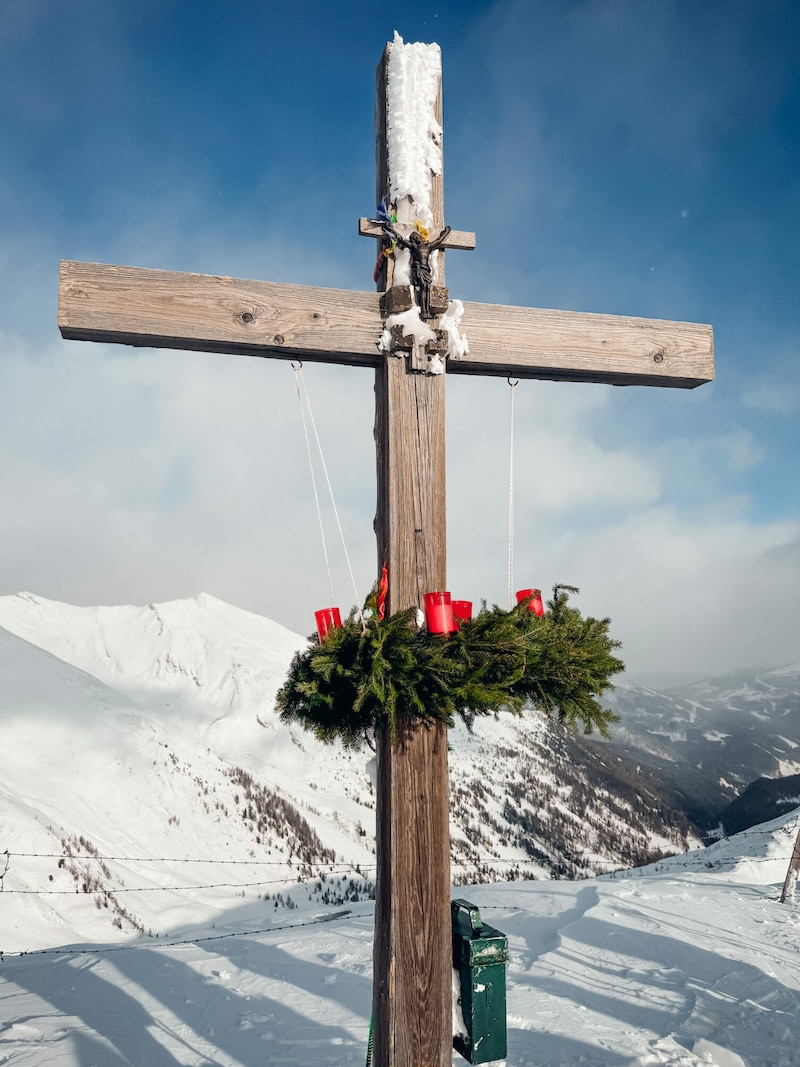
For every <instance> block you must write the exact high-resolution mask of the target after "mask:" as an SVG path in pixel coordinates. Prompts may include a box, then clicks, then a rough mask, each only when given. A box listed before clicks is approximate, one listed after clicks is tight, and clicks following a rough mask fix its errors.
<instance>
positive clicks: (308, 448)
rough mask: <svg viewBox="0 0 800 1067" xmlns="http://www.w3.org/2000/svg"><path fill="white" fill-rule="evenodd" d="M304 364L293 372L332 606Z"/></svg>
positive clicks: (295, 367)
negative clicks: (305, 401) (305, 398)
mask: <svg viewBox="0 0 800 1067" xmlns="http://www.w3.org/2000/svg"><path fill="white" fill-rule="evenodd" d="M302 368H303V364H302V363H297V364H296V363H293V364H292V370H293V371H294V373H295V380H294V381H295V386H296V387H297V403H298V404H299V405H300V421H301V422H302V424H303V437H305V439H306V455H307V456H308V469H309V471H310V472H311V488H312V489H313V490H314V503H315V504H316V505H317V522H318V523H319V535H320V537H321V538H322V554H323V556H324V557H325V570H326V572H327V574H328V588H329V589H330V591H331V604H332V605H333V604H335V603H336V597H335V595H334V592H333V578H332V577H331V564H330V560H329V559H328V546H327V544H326V542H325V524H324V523H323V521H322V508H320V506H319V493H318V492H317V479H316V476H315V475H314V460H313V458H312V456H311V442H310V441H309V439H308V427H307V426H306V412H305V408H304V407H303V393H302V392H301V382H302V374H301V371H302Z"/></svg>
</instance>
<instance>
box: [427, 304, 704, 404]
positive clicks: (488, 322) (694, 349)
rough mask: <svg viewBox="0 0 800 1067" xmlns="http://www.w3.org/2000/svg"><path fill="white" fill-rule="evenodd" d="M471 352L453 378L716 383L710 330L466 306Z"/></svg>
mask: <svg viewBox="0 0 800 1067" xmlns="http://www.w3.org/2000/svg"><path fill="white" fill-rule="evenodd" d="M461 325H462V328H463V330H464V332H465V333H466V335H467V339H468V341H469V349H470V350H469V353H468V354H467V355H466V356H465V357H464V358H463V359H462V360H448V364H447V370H448V373H450V374H481V375H485V374H492V375H503V376H505V375H514V376H515V377H517V378H548V379H552V380H553V381H562V382H563V381H573V382H580V381H584V382H602V383H606V384H610V385H655V386H664V387H670V388H683V389H693V388H695V387H696V386H698V385H702V384H703V383H704V382H709V381H712V380H713V378H714V333H713V330H712V329H711V327H710V326H706V325H703V324H699V323H693V322H668V321H665V320H662V319H641V318H633V317H629V316H625V315H597V314H591V313H588V312H578V311H549V310H545V309H543V308H525V307H509V306H505V305H503V304H473V303H466V302H465V303H464V317H463V319H462V323H461Z"/></svg>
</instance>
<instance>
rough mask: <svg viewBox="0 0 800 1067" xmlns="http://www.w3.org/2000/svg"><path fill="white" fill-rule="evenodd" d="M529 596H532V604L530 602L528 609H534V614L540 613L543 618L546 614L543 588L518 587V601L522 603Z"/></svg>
mask: <svg viewBox="0 0 800 1067" xmlns="http://www.w3.org/2000/svg"><path fill="white" fill-rule="evenodd" d="M528 597H530V598H531V602H530V604H528V610H529V611H532V612H533V613H534V615H538V617H539V618H540V619H541V617H542V615H544V604H543V603H542V591H541V589H518V590H517V603H518V604H521V603H522V601H523V600H526V599H527V598H528Z"/></svg>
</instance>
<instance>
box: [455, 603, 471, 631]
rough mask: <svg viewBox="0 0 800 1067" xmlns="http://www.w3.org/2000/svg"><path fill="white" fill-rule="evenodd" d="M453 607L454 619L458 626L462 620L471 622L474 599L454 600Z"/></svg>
mask: <svg viewBox="0 0 800 1067" xmlns="http://www.w3.org/2000/svg"><path fill="white" fill-rule="evenodd" d="M452 608H453V621H454V622H455V624H456V627H458V624H459V623H460V622H469V620H470V619H471V618H472V601H471V600H454V601H453V602H452Z"/></svg>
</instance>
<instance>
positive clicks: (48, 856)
mask: <svg viewBox="0 0 800 1067" xmlns="http://www.w3.org/2000/svg"><path fill="white" fill-rule="evenodd" d="M798 828H800V819H797V820H795V821H794V822H793V823H787V824H786V825H785V826H783V827H780V828H779V829H777V830H758V829H754V830H743V831H741V832H740V833H738V834H736V835H734V836H735V837H736V838H737V840H739V839H742V838H747V837H774V836H775V835H776V834H783V835H785V836H786V837H787V838H789V839H792V840H793V838H794V835H795V834H796V832H797V831H798ZM729 840H731V838H730V837H728V836H727V835H726V836H724V837H721V838H720V839H719V840H718V841H716V842H714V845H717V844H721V843H724V842H725V841H729ZM710 847H712V848H713V846H710ZM707 856H708V851H707V850H706V849H696V850H693V851H690V852H684V853H677V854H674V855H671V856H666V857H664V858H663V859H661V860H658V861H656V862H655V863H650V864H647V865H645V866H643V867H638V868H636V867H627V868H626V867H620V865H619V864H611V863H609V864H608V867H609V869H608V870H607V871H601V870H600V869H599V868H600V867H601V866H602V862H601V861H593V863H594V867H595V868H596V869H595V870H594V871H593V872H592V873H594V874H596V875H597V876H599V877H605V878H611V879H615V878H636V877H644V876H645V874H647V873H656V874H658V873H662V872H666V873H669V872H670V871H674V870H676V869H678V870H681V871H683V870H687V871H698V872H708V871H714V870H720V869H722V868H725V867H731V866H733V865H734V864H736V863H738V862H742V861H744V862H747V863H775V862H783V859H784V858H785V857H781V856H774V857H773V856H747V855H744V856H735V857H721V858H718V859H712V858H706V857H707ZM14 858H18V859H26V860H30V859H34V860H53V859H56V860H63V859H67V858H72V859H76V858H79V859H80V860H81V861H82V862H90V861H92V860H95V861H97V862H98V863H106V862H125V863H141V864H146V865H151V864H158V863H169V864H177V865H181V864H210V865H226V866H251V867H252V866H261V867H277V866H285V865H286V862H285V861H280V860H257V859H247V860H237V859H220V858H218V857H209V856H201V857H187V856H182V857H181V856H123V855H108V856H105V855H101V854H99V853H89V854H88V855H86V856H80V857H74V856H69V855H65V854H64V853H56V852H11V851H10V850H9V849H7V848H6V849H5V850H4V851H3V852H2V853H0V863H2V865H3V867H2V870H0V893H3V894H8V895H11V894H17V895H25V896H75V895H76V894H77V895H81V896H86V897H87V898H88V899H94V898H95V897H96V896H97V895H98V894H99V895H106V896H109V895H116V894H118V893H157V892H164V893H184V892H195V891H198V890H206V889H235V890H237V892H238V891H241V890H244V889H248V888H261V887H264V886H298V887H308V885H309V883H322V882H324V881H325V880H326V879H327V877H328V876H331V875H332V876H334V877H336V878H337V879H338V880H340V881H341V879H342V878H347V877H348V876H349V877H350V878H351V880H352V881H355V879H356V878H361V879H362V880H363V881H364V883H365V886H367V885H370V884H371V883H370V882H369V874H370V873H371V872H373V871H376V870H377V865H376V864H364V863H356V864H353V863H323V864H319V865H318V866H319V873H318V874H316V875H312V876H299V874H298V873H297V872H295V875H294V876H293V877H283V878H272V879H264V880H259V881H254V882H208V883H204V884H199V885H172V886H122V887H119V888H111V889H106V888H103V887H100V888H94V889H90V890H88V891H86V892H84V893H81V890H80V889H79V888H72V889H47V888H40V889H29V888H25V889H17V888H11V887H10V886H9V885H7V884H6V882H5V878H6V876H7V875H8V874H9V873H10V872H12V866H11V861H12V859H14ZM451 865H452V866H453V867H455V868H458V869H461V870H464V871H468V870H470V869H471V870H473V871H474V872H475V873H480V874H482V875H483V874H485V873H486V871H485V870H484V871H483V872H480V871H479V870H478V868H480V867H483V868H486V867H496V868H505V870H503V871H502V872H498V873H502V876H503V877H504V878H507V879H509V880H510V881H517V880H537V879H536V875H535V873H534V874H531V875H528V874H526V873H523V872H529V871H530V872H533V871H538V872H541V869H542V866H541V863H537V862H536V861H533V860H531V861H524V860H517V859H503V858H502V857H498V856H493V855H489V854H487V855H485V856H478V857H476V858H474V859H471V860H456V859H453V860H452V861H451ZM322 868H325V870H323V869H322ZM582 880H583V879H582ZM373 888H374V887H373ZM265 899H266V898H265ZM484 910H508V909H507V908H502V907H491V906H489V907H487V908H485V909H484ZM352 917H353V911H352V909H346V910H344V911H341V910H340V911H337V912H334V913H333V914H330V915H323V916H319V917H317V918H314V919H309V920H305V921H302V922H296V923H286V924H282V925H278V926H276V925H271V926H266V927H259V928H257V929H252V930H232V931H228V932H226V933H221V934H213V935H204V936H202V937H188V938H182V939H177V940H176V939H163V938H160V937H159V936H158V935H155V936H154V935H151V934H148V935H145V934H144V933H143V932H142V935H141V936H142V940H140V941H138V942H133V943H123V944H116V945H96V946H92V947H88V948H83V949H76V948H44V949H27V950H18V951H14V952H9V951H4V950H0V963H3V962H6V960H7V959H12V958H22V957H26V956H43V955H59V956H85V955H104V954H106V953H111V952H122V951H128V950H137V949H139V950H140V949H143V948H151V947H155V948H159V949H161V948H174V947H179V946H185V945H196V944H202V943H206V942H213V941H224V940H226V939H227V938H234V937H260V936H266V935H268V934H271V933H279V932H285V931H288V930H294V929H300V928H303V927H306V926H316V925H319V924H321V923H329V922H337V921H341V920H343V919H345V918H352Z"/></svg>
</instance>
